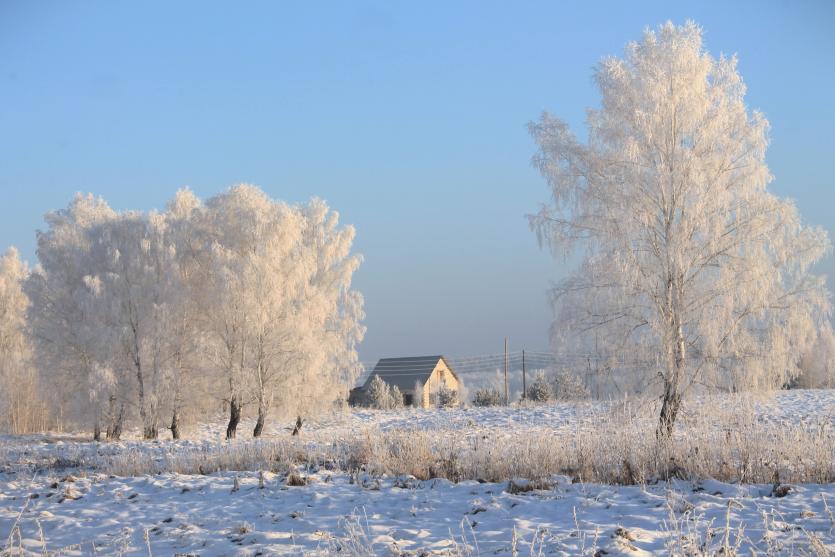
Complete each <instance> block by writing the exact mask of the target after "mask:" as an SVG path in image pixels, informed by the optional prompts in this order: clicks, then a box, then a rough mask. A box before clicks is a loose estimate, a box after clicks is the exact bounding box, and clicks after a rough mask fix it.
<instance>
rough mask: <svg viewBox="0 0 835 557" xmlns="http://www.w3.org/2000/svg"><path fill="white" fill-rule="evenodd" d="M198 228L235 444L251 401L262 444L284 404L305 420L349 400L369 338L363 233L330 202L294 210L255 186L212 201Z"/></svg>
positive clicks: (208, 310)
mask: <svg viewBox="0 0 835 557" xmlns="http://www.w3.org/2000/svg"><path fill="white" fill-rule="evenodd" d="M195 227H196V228H197V230H199V231H200V232H199V234H198V237H202V239H200V240H199V241H198V242H196V245H198V246H199V247H198V250H199V252H200V253H201V255H200V256H199V257H200V258H201V260H202V261H203V265H202V269H203V271H202V272H203V276H202V278H201V279H200V281H201V282H202V283H203V287H202V290H203V293H202V294H201V299H202V302H201V303H200V304H198V305H199V307H200V308H201V309H202V313H203V315H202V317H201V321H202V322H203V323H205V326H206V329H205V330H206V336H205V338H206V343H205V345H204V352H205V353H206V354H207V355H208V358H209V360H210V362H212V365H213V367H214V368H215V369H216V370H218V371H219V372H220V375H221V376H222V377H223V381H224V383H225V384H226V391H227V394H226V400H227V402H228V404H229V423H228V425H227V438H232V437H235V435H236V431H237V427H238V423H239V421H240V418H241V412H242V409H243V407H244V405H245V404H246V403H249V402H255V403H256V405H257V420H256V425H255V430H254V431H253V434H254V435H255V436H256V437H257V436H259V435H260V434H261V432H262V431H263V427H264V423H265V421H266V419H267V415H268V414H269V413H270V411H271V410H272V409H273V408H274V407H276V406H277V407H278V410H279V412H281V413H282V414H284V415H302V414H307V413H310V412H315V411H319V410H322V409H326V408H330V407H331V406H332V405H333V403H334V402H335V401H337V400H341V399H344V394H345V391H346V390H347V385H348V384H350V381H351V379H352V378H353V376H354V374H355V373H356V370H357V369H358V363H357V353H356V345H357V343H358V342H359V341H360V340H361V339H362V336H363V334H364V331H365V329H364V327H363V326H362V325H361V323H360V321H361V319H362V317H363V314H362V297H361V296H360V295H359V293H357V292H355V291H353V290H351V289H350V285H351V278H352V276H353V272H354V271H355V270H356V268H357V266H358V265H359V258H358V257H357V256H355V255H353V254H351V247H352V243H353V238H354V230H353V228H352V227H350V226H348V227H340V226H339V225H338V215H337V213H335V212H333V211H331V210H330V209H329V208H328V206H327V205H326V204H325V203H324V202H322V201H319V200H316V199H314V200H312V201H311V202H310V203H309V204H307V205H303V206H296V205H294V206H291V205H287V204H285V203H282V202H280V201H275V200H272V199H270V198H269V197H268V196H267V195H265V194H264V192H263V191H261V190H260V189H258V188H256V187H254V186H250V185H239V186H235V187H233V188H230V189H229V190H227V191H226V192H223V193H221V194H219V195H217V196H215V197H213V198H211V199H209V200H208V201H207V202H206V206H205V210H202V211H200V213H199V215H198V216H197V217H196V222H195Z"/></svg>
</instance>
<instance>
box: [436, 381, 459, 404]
mask: <svg viewBox="0 0 835 557" xmlns="http://www.w3.org/2000/svg"><path fill="white" fill-rule="evenodd" d="M434 398H435V406H437V407H438V408H455V407H456V406H458V403H459V400H458V391H456V390H455V389H450V388H449V387H447V386H446V383H441V386H440V387H439V388H438V392H437V393H436V394H435V396H434Z"/></svg>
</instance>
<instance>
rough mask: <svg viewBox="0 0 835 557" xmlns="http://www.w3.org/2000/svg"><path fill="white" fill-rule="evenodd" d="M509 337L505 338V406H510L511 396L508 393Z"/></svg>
mask: <svg viewBox="0 0 835 557" xmlns="http://www.w3.org/2000/svg"><path fill="white" fill-rule="evenodd" d="M507 364H508V361H507V337H504V405H505V406H507V405H509V404H510V396H508V393H507V367H508V365H507Z"/></svg>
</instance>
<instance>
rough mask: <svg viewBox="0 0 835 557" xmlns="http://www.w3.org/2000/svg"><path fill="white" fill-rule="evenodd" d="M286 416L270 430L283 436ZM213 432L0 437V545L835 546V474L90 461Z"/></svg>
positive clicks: (574, 551)
mask: <svg viewBox="0 0 835 557" xmlns="http://www.w3.org/2000/svg"><path fill="white" fill-rule="evenodd" d="M715 403H716V402H715V401H712V402H711V404H715ZM752 404H753V406H754V409H753V412H754V413H755V415H756V417H757V419H758V420H762V421H767V422H773V423H776V424H798V423H802V424H808V425H809V427H810V428H814V427H819V426H820V425H821V424H830V425H831V424H833V423H835V421H833V420H835V392H833V391H790V392H784V393H779V394H778V395H777V396H776V397H775V398H772V399H763V400H759V401H755V402H754V403H752ZM696 409H697V406H694V407H693V409H692V410H691V411H693V412H695V411H696ZM604 411H605V409H604V408H603V407H602V406H601V405H599V404H559V405H545V406H539V407H534V408H523V409H514V408H486V409H466V410H456V411H449V410H433V411H413V410H404V411H402V412H373V411H356V412H351V413H350V414H348V415H342V416H337V417H333V418H330V419H328V420H322V421H320V422H316V423H313V422H311V423H309V424H307V425H306V426H305V429H304V430H303V432H304V436H305V440H304V441H305V442H309V443H311V444H314V445H315V444H317V443H328V442H332V441H333V440H336V439H349V438H351V437H352V436H356V435H362V434H363V432H365V431H367V430H368V428H375V429H379V430H381V431H400V430H404V429H406V430H415V429H420V430H426V431H432V432H435V431H437V432H438V435H448V436H452V435H456V434H458V435H482V434H486V433H496V432H499V433H500V435H502V436H513V435H516V434H520V433H521V432H526V431H530V430H531V428H534V429H536V430H538V431H539V430H541V431H542V432H550V434H551V435H553V436H554V439H555V442H559V441H558V439H559V433H560V432H561V431H564V430H566V429H569V428H572V427H576V424H577V423H579V422H583V421H586V420H595V419H596V417H598V416H600V415H601V413H602V412H604ZM284 425H288V424H279V425H278V426H277V427H275V428H274V429H272V430H271V431H270V435H272V436H275V437H276V438H283V437H285V436H287V432H286V431H284V429H283V426H284ZM220 432H221V428H220V426H213V427H211V428H208V427H207V428H203V429H202V430H201V434H200V435H199V436H196V438H194V439H190V440H183V441H179V442H169V441H161V442H158V443H143V442H141V441H138V440H135V439H127V440H125V441H122V442H120V443H110V444H95V443H90V442H87V441H84V440H83V439H82V438H80V437H79V438H74V437H72V436H70V435H61V436H31V437H24V438H11V437H4V438H0V547H2V546H4V545H5V546H6V548H7V549H9V548H10V549H12V550H13V551H15V550H17V549H19V548H21V547H22V548H24V549H25V550H26V551H28V552H31V553H33V554H41V553H44V552H45V550H46V551H48V552H59V553H60V554H62V555H94V554H95V555H117V554H125V555H157V556H159V555H172V554H191V555H202V556H211V555H259V554H260V555H272V554H291V555H303V554H347V555H402V554H406V555H421V554H453V555H514V554H515V553H514V551H517V552H518V554H519V555H529V554H533V555H539V554H540V551H541V554H543V555H552V554H553V555H581V554H586V555H595V554H599V555H642V554H652V555H656V554H660V555H666V554H671V553H672V554H702V553H699V551H702V552H704V554H714V553H715V552H717V551H719V550H720V549H721V548H722V547H723V546H728V547H729V548H731V549H736V550H738V551H737V553H738V554H739V553H744V554H750V552H751V551H752V550H753V551H756V552H758V553H761V554H774V555H784V554H785V555H828V554H833V553H835V517H833V513H835V484H823V485H820V484H799V485H782V486H781V487H780V489H778V490H775V489H774V486H773V485H771V484H761V485H750V484H729V483H721V482H718V481H714V480H703V481H672V482H654V481H653V482H648V483H647V485H643V486H607V485H596V484H586V483H582V482H576V483H572V478H570V477H566V476H552V477H550V478H549V479H547V480H545V481H538V482H534V483H528V482H527V481H525V480H522V479H518V480H514V481H512V482H507V481H505V482H499V483H480V482H477V481H464V482H460V483H457V484H455V483H452V482H449V481H447V480H444V479H429V480H425V481H420V480H417V479H415V478H411V477H406V476H398V477H388V476H382V477H377V476H372V475H369V474H367V473H365V472H359V473H353V474H352V473H349V472H344V471H339V470H328V469H326V467H318V468H314V469H308V470H305V469H301V468H300V469H298V471H297V475H296V474H291V476H290V479H289V480H288V476H287V475H286V474H284V473H279V474H273V473H270V472H264V473H259V472H257V471H246V472H244V471H226V472H218V473H212V474H205V475H204V474H194V475H186V474H173V473H164V474H142V475H138V476H109V475H107V474H104V473H101V472H100V471H98V470H96V469H95V466H91V465H90V464H91V463H95V462H97V460H96V459H100V458H101V457H102V455H111V456H119V455H122V456H124V457H125V458H127V459H131V458H134V457H135V456H138V455H143V454H146V453H150V454H155V455H159V454H176V453H177V452H182V451H185V450H192V451H194V450H196V451H211V450H213V448H219V447H229V444H227V443H225V442H222V441H220ZM242 433H245V432H242ZM494 438H495V437H494ZM236 443H237V444H243V443H246V441H245V440H243V439H242V440H240V441H238V442H236ZM233 446H236V445H235V444H233ZM241 446H243V445H241ZM206 454H208V453H206ZM299 480H301V481H299ZM288 484H305V485H288ZM534 488H535V489H534ZM529 489H530V490H529ZM7 536H8V539H7ZM0 554H2V550H0Z"/></svg>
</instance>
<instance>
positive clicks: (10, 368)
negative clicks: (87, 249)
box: [0, 248, 45, 433]
mask: <svg viewBox="0 0 835 557" xmlns="http://www.w3.org/2000/svg"><path fill="white" fill-rule="evenodd" d="M28 274H29V269H28V267H27V265H26V263H25V262H23V261H21V259H20V256H19V255H18V252H17V250H16V249H15V248H10V249H9V250H8V251H6V253H5V254H3V255H0V431H3V430H6V431H9V432H11V433H24V432H27V431H33V430H34V429H35V428H38V427H44V422H45V409H44V407H43V404H41V400H40V393H39V390H38V382H37V377H36V374H35V369H34V367H33V365H32V361H31V343H30V338H29V335H28V334H27V330H26V311H27V308H28V307H29V300H28V298H27V297H26V294H25V293H24V291H23V282H24V280H26V277H27V275H28Z"/></svg>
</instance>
